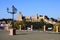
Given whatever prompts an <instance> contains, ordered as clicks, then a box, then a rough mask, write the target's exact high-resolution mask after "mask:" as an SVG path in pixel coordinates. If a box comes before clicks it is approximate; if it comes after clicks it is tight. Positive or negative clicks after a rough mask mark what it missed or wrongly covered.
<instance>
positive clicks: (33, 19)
mask: <svg viewBox="0 0 60 40" xmlns="http://www.w3.org/2000/svg"><path fill="white" fill-rule="evenodd" d="M23 19H26V21H29V22H40V20H41V19H43V20H44V21H45V22H47V23H51V24H55V23H56V22H55V21H53V20H52V19H47V18H46V16H42V15H40V16H39V15H38V14H35V15H33V16H23V15H22V13H21V12H19V14H18V15H17V19H16V21H22V20H23Z"/></svg>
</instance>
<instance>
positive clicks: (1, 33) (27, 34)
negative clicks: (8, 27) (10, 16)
mask: <svg viewBox="0 0 60 40" xmlns="http://www.w3.org/2000/svg"><path fill="white" fill-rule="evenodd" d="M0 40H60V34H59V33H52V32H40V31H16V35H14V36H9V32H8V31H5V30H0Z"/></svg>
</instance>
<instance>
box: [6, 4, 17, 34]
mask: <svg viewBox="0 0 60 40" xmlns="http://www.w3.org/2000/svg"><path fill="white" fill-rule="evenodd" d="M7 12H8V13H10V14H12V28H13V35H15V34H16V33H15V28H14V14H15V13H16V12H17V9H16V8H15V7H14V5H13V6H12V12H10V11H9V8H7Z"/></svg>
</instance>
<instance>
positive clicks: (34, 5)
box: [0, 0, 60, 19]
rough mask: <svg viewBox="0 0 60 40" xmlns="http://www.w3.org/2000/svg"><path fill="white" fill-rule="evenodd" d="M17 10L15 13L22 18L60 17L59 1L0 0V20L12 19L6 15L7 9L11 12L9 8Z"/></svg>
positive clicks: (9, 15)
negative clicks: (20, 14) (21, 15)
mask: <svg viewBox="0 0 60 40" xmlns="http://www.w3.org/2000/svg"><path fill="white" fill-rule="evenodd" d="M12 5H14V6H15V7H16V8H17V13H16V14H15V18H14V19H16V17H17V14H18V13H19V12H22V14H23V15H24V16H33V15H34V14H36V13H38V15H47V16H48V17H49V18H51V17H53V18H58V17H60V0H0V19H2V18H12V15H11V14H9V13H7V11H6V8H7V7H8V8H9V9H10V11H11V6H12Z"/></svg>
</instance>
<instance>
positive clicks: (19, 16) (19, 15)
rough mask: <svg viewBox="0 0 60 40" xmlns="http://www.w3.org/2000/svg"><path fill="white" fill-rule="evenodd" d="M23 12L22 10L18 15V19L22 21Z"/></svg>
mask: <svg viewBox="0 0 60 40" xmlns="http://www.w3.org/2000/svg"><path fill="white" fill-rule="evenodd" d="M22 17H23V16H22V14H21V12H19V14H18V15H17V19H16V20H17V21H22Z"/></svg>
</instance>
